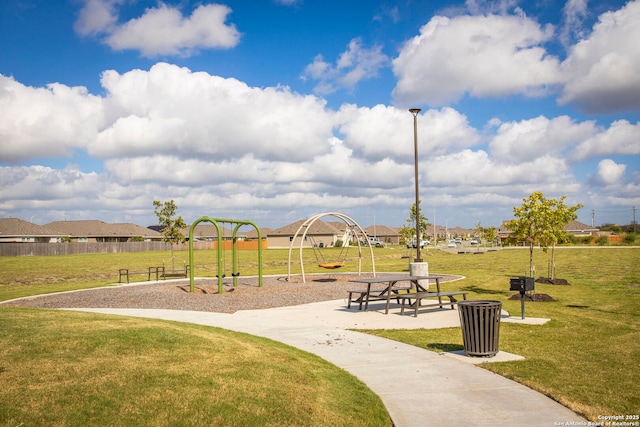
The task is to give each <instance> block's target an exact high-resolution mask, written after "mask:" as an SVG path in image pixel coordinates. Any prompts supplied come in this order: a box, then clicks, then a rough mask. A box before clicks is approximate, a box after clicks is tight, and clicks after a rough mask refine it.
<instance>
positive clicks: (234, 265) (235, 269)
mask: <svg viewBox="0 0 640 427" xmlns="http://www.w3.org/2000/svg"><path fill="white" fill-rule="evenodd" d="M201 222H210V223H211V224H213V225H214V226H215V227H216V231H217V240H218V250H217V261H218V274H217V277H218V293H219V294H221V293H223V288H222V285H223V283H222V279H223V278H224V274H223V272H224V262H223V252H222V251H224V249H223V248H222V228H221V227H220V224H219V223H230V224H237V225H236V226H235V227H234V229H233V235H232V242H233V245H232V251H231V254H232V255H231V258H232V259H233V261H232V266H231V276H233V287H234V288H235V287H236V286H237V284H238V277H239V276H240V272H239V271H238V253H237V251H238V248H237V242H238V238H237V234H238V229H239V228H240V227H242V226H243V225H250V226H252V227H254V228H255V229H256V231H257V232H258V286H259V287H262V232H261V231H260V228H259V227H258V226H257V225H256V224H255V223H254V222H252V221H248V220H237V219H224V218H210V217H208V216H203V217H202V218H200V219H198V220H196V221H195V222H194V223H193V224H191V228H190V229H189V291H190V292H194V287H195V285H194V280H195V266H194V256H193V233H194V231H195V229H196V226H197V225H198V224H200V223H201Z"/></svg>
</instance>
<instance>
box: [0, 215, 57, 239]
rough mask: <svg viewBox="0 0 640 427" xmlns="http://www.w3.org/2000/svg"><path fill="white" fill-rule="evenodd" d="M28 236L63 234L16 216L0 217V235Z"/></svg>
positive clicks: (55, 235)
mask: <svg viewBox="0 0 640 427" xmlns="http://www.w3.org/2000/svg"><path fill="white" fill-rule="evenodd" d="M30 236H34V237H35V236H39V237H61V236H65V234H64V233H61V232H57V231H55V230H52V229H50V228H49V227H47V226H41V225H38V224H34V223H32V222H29V221H24V220H22V219H18V218H0V237H30Z"/></svg>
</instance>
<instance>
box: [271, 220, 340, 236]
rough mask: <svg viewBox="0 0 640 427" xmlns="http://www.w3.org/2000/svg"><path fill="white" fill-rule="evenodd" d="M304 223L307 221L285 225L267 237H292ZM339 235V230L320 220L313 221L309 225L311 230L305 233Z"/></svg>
mask: <svg viewBox="0 0 640 427" xmlns="http://www.w3.org/2000/svg"><path fill="white" fill-rule="evenodd" d="M305 221H307V220H306V219H301V220H299V221H296V222H292V223H291V224H288V225H285V226H284V227H280V228H277V229H275V230H272V231H271V232H270V233H269V236H293V235H294V234H295V233H296V231H298V229H299V228H300V226H301V225H302V224H304V222H305ZM339 233H341V232H340V230H338V229H337V228H335V227H334V226H333V225H331V224H329V223H327V222H324V221H322V220H320V219H318V220H316V221H314V222H313V224H311V228H309V231H308V232H307V234H339Z"/></svg>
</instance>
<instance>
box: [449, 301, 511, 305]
mask: <svg viewBox="0 0 640 427" xmlns="http://www.w3.org/2000/svg"><path fill="white" fill-rule="evenodd" d="M458 305H502V301H491V300H465V301H458Z"/></svg>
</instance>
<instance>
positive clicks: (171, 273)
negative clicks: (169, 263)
mask: <svg viewBox="0 0 640 427" xmlns="http://www.w3.org/2000/svg"><path fill="white" fill-rule="evenodd" d="M188 276H189V266H188V265H185V266H184V269H182V270H179V269H175V270H165V268H164V267H162V273H161V275H160V277H162V278H163V279H166V278H167V277H188Z"/></svg>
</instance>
